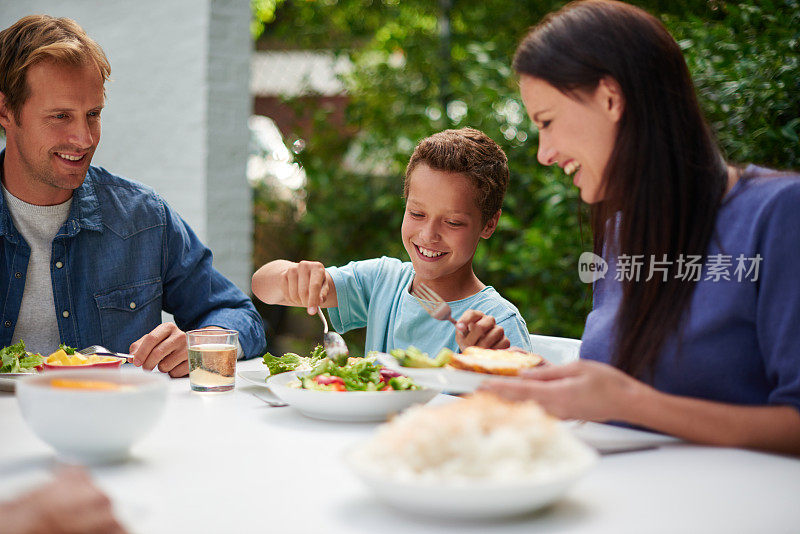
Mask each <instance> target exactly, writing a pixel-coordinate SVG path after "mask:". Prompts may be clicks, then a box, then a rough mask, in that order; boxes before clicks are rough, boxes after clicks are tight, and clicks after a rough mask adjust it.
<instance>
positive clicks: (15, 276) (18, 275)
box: [14, 273, 22, 280]
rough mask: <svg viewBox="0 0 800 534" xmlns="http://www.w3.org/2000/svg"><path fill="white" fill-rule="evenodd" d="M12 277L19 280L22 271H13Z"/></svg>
mask: <svg viewBox="0 0 800 534" xmlns="http://www.w3.org/2000/svg"><path fill="white" fill-rule="evenodd" d="M14 278H16V279H17V280H19V279H20V278H22V273H14Z"/></svg>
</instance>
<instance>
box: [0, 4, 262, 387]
mask: <svg viewBox="0 0 800 534" xmlns="http://www.w3.org/2000/svg"><path fill="white" fill-rule="evenodd" d="M110 71H111V67H110V65H109V63H108V60H107V59H106V56H105V54H104V53H103V51H102V49H101V48H100V46H99V45H98V44H97V43H96V42H94V41H93V40H92V39H91V38H89V37H88V36H87V35H86V33H85V32H84V31H83V29H82V28H81V27H80V26H78V25H77V24H76V23H75V22H74V21H72V20H70V19H65V18H53V17H49V16H46V15H33V16H28V17H24V18H22V19H20V20H19V21H18V22H17V23H15V24H14V25H13V26H11V27H9V28H7V29H6V30H4V31H2V32H0V126H2V127H3V129H4V130H5V134H6V148H5V150H4V151H2V152H0V173H1V175H2V184H3V194H2V196H0V295H2V296H3V297H2V298H3V300H2V301H1V302H0V346H6V345H9V344H11V343H13V342H16V341H17V340H19V339H23V340H24V341H25V342H26V345H27V346H28V348H29V350H34V351H36V352H43V353H47V352H48V351H52V350H54V349H55V348H56V347H57V346H58V344H59V343H64V344H67V345H70V346H75V347H86V346H89V345H93V344H98V345H103V346H105V347H106V348H109V349H111V350H114V351H119V352H130V353H131V354H133V355H134V356H135V359H134V363H135V364H136V365H140V366H142V367H144V368H145V369H148V370H152V369H153V368H155V367H158V369H159V370H161V371H162V372H167V373H169V374H170V375H171V376H183V375H186V374H187V373H188V371H189V367H188V362H187V348H186V335H185V333H184V331H185V330H190V329H196V328H205V327H223V328H230V329H233V330H237V331H238V332H239V341H240V343H241V346H242V355H243V356H245V357H253V356H256V355H258V354H259V353H260V351H262V350H263V348H264V345H265V339H264V329H263V323H262V321H261V318H260V316H259V315H258V313H257V312H256V310H255V307H254V306H253V303H252V302H251V301H250V299H249V298H247V296H246V295H245V294H244V293H242V292H241V291H240V290H239V289H237V288H236V287H235V286H234V285H233V284H232V283H231V282H230V281H228V280H227V279H225V278H224V277H223V276H222V275H221V274H220V273H219V272H217V271H216V270H215V269H214V268H213V267H212V265H211V261H212V258H211V252H210V251H209V250H208V249H207V248H206V247H205V246H204V245H203V244H202V243H201V242H200V240H199V239H198V238H197V236H196V235H195V234H194V232H193V231H192V230H191V228H189V226H188V225H187V224H186V223H185V222H184V221H183V220H182V219H181V218H180V217H179V216H178V215H177V214H176V213H175V212H174V211H172V209H170V207H169V206H168V205H167V204H166V203H165V202H164V200H163V199H162V198H161V197H159V196H158V195H157V194H156V193H155V191H153V190H152V189H151V188H149V187H147V186H144V185H141V184H138V183H136V182H132V181H129V180H127V179H124V178H121V177H119V176H115V175H113V174H111V173H110V172H108V171H106V170H105V169H102V168H99V167H93V166H91V165H90V163H91V160H92V156H93V154H94V151H95V149H96V148H97V145H98V143H99V141H100V114H101V111H102V109H103V106H104V100H105V91H104V84H105V80H106V79H108V77H109V74H110ZM143 157H146V155H143ZM162 309H163V310H165V311H167V312H169V313H171V314H173V316H174V317H175V322H176V323H177V324H172V323H165V324H161V311H162Z"/></svg>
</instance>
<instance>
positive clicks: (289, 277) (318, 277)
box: [282, 260, 330, 315]
mask: <svg viewBox="0 0 800 534" xmlns="http://www.w3.org/2000/svg"><path fill="white" fill-rule="evenodd" d="M282 285H283V294H284V295H285V297H286V298H287V299H288V301H289V303H290V305H291V306H305V307H306V309H307V311H308V314H309V315H314V314H315V313H317V308H318V307H319V305H320V304H321V303H323V302H325V299H326V298H327V297H328V291H330V284H329V283H328V277H327V273H326V272H325V266H324V265H322V264H321V263H320V262H318V261H306V260H303V261H301V262H300V263H295V264H293V265H291V266H290V267H289V268H288V269H286V270H285V271H284V273H283V277H282Z"/></svg>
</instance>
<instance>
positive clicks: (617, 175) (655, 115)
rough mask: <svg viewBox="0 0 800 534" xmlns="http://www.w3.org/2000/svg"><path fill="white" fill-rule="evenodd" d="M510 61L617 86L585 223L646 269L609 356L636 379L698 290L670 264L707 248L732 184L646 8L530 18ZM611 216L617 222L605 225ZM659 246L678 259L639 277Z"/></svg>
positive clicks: (632, 290) (680, 64)
mask: <svg viewBox="0 0 800 534" xmlns="http://www.w3.org/2000/svg"><path fill="white" fill-rule="evenodd" d="M514 69H515V70H516V71H517V73H519V74H520V75H528V76H532V77H535V78H538V79H541V80H544V81H546V82H547V83H549V84H550V85H552V86H553V87H555V88H556V89H558V90H560V91H562V92H563V93H565V94H567V95H568V96H569V95H573V96H574V95H575V92H576V91H582V90H583V91H585V90H588V91H592V90H594V89H595V88H596V87H597V84H598V82H599V81H600V80H601V79H602V78H603V77H611V78H613V79H614V80H616V81H617V83H618V84H619V86H620V88H621V91H622V95H623V97H624V111H623V114H622V117H621V119H620V122H619V131H618V133H617V139H616V143H615V145H614V149H613V151H612V154H611V157H610V159H609V161H608V164H607V166H606V169H605V172H604V175H603V182H604V189H601V190H602V191H604V193H605V195H604V197H603V200H602V201H601V202H600V203H598V204H596V205H593V206H592V231H593V236H594V248H595V253H597V254H601V252H602V250H603V246H604V245H606V252H607V253H611V254H614V253H616V254H620V255H621V254H627V255H630V256H634V255H642V256H644V259H645V265H644V268H643V269H642V277H641V278H640V279H639V280H638V281H636V280H635V279H633V280H624V281H623V282H622V285H623V287H622V291H623V293H622V303H621V305H620V309H619V312H618V316H617V321H616V324H617V330H616V332H615V336H616V340H615V341H616V343H615V347H616V348H615V352H614V357H613V361H612V363H614V365H616V366H617V367H619V368H620V369H622V370H623V371H625V372H627V373H629V374H631V375H633V376H638V377H640V378H642V375H644V374H645V373H651V372H652V371H653V370H654V368H655V365H656V362H657V360H658V356H659V354H660V352H661V349H662V347H663V345H664V343H665V341H666V339H667V337H668V336H669V335H671V334H674V333H678V334H679V333H680V328H681V325H682V319H683V318H684V317H685V316H684V314H685V313H687V310H688V305H689V301H690V298H691V296H692V291H693V290H694V283H693V282H691V281H684V280H682V279H680V278H676V276H675V274H676V270H675V263H674V262H676V261H677V260H678V259H679V257H680V256H681V255H683V257H684V258H686V256H687V255H702V256H703V257H705V254H706V250H707V248H708V245H709V242H710V240H711V236H712V233H713V230H714V222H715V219H716V215H717V211H718V209H719V205H720V202H721V200H722V197H723V195H724V192H725V188H726V185H727V167H726V164H725V161H724V159H723V158H722V155H721V154H720V151H719V149H718V147H717V144H716V142H715V139H714V136H713V135H712V133H711V131H710V129H709V127H708V125H707V124H706V122H705V119H704V118H703V114H702V112H701V111H700V106H699V105H698V103H697V98H696V96H695V92H694V86H693V84H692V80H691V77H690V75H689V70H688V68H687V67H686V62H685V60H684V59H683V55H682V54H681V51H680V48H679V47H678V45H677V43H676V42H675V40H674V39H673V38H672V36H671V35H670V34H669V32H667V30H666V29H665V28H664V26H663V25H662V24H661V22H659V21H658V19H656V18H655V17H653V16H651V15H649V14H648V13H647V12H645V11H643V10H642V9H639V8H637V7H634V6H631V5H628V4H625V3H622V2H615V1H608V0H586V1H581V2H572V3H570V4H567V5H566V6H564V7H563V8H562V9H561V10H560V11H557V12H555V13H551V14H550V15H548V16H547V17H546V18H545V19H544V20H542V22H541V23H539V24H538V25H537V26H536V27H534V28H533V29H532V30H531V31H530V32H529V33H528V35H527V36H526V37H525V38H524V39H523V41H522V42H521V43H520V45H519V47H518V48H517V53H516V56H515V57H514ZM617 213H619V214H620V217H619V223H618V224H617V225H614V224H609V222H610V220H611V221H612V222H613V219H612V217H613V216H614V215H615V214H617ZM611 232H613V234H612V233H611ZM612 247H613V248H612ZM664 255H666V257H667V259H668V261H671V262H673V263H672V267H671V268H670V271H669V276H668V280H667V281H666V282H663V281H662V279H661V276H659V275H656V276H654V277H653V278H652V279H651V280H649V281H645V279H646V278H647V275H648V270H647V267H648V265H649V260H650V259H651V258H653V257H654V258H655V259H656V260H659V261H660V260H662V259H663V257H664ZM612 275H613V273H609V276H612ZM678 339H679V337H678Z"/></svg>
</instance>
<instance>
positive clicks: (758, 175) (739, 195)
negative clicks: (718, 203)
mask: <svg viewBox="0 0 800 534" xmlns="http://www.w3.org/2000/svg"><path fill="white" fill-rule="evenodd" d="M798 192H800V173H797V172H794V171H776V170H772V169H767V168H764V167H758V166H756V165H748V166H747V167H746V168H745V169H744V170H743V171H742V173H741V177H740V178H739V180H738V181H737V182H736V184H735V185H734V186H733V188H732V189H731V191H730V192H729V193H728V194H727V195H726V197H725V199H724V200H723V205H727V204H735V205H738V206H742V207H745V206H747V207H751V208H752V207H754V206H758V205H766V204H770V203H772V202H775V201H776V200H777V199H778V198H780V197H784V196H787V195H789V196H790V197H793V196H794V195H797V194H798Z"/></svg>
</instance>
